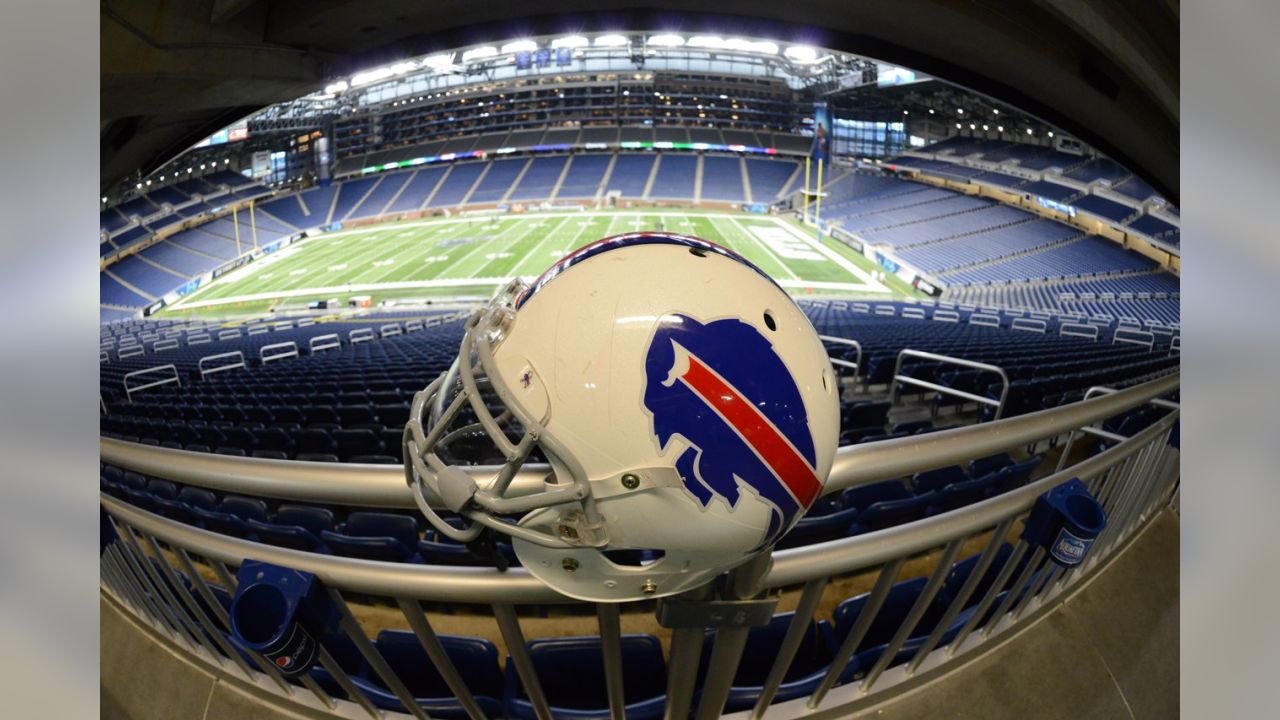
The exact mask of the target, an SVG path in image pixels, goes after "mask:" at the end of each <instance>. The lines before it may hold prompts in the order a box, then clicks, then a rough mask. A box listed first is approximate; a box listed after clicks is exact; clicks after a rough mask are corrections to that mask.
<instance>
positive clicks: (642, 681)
mask: <svg viewBox="0 0 1280 720" xmlns="http://www.w3.org/2000/svg"><path fill="white" fill-rule="evenodd" d="M527 645H528V649H529V657H530V659H531V660H532V661H533V667H534V671H535V672H536V673H537V676H538V680H539V682H540V684H541V685H542V690H543V693H544V694H545V696H546V698H547V702H548V704H550V705H551V713H552V715H553V716H555V717H557V718H567V719H571V720H572V719H582V720H585V719H586V718H603V717H608V716H609V697H608V692H607V691H606V690H605V680H604V652H603V650H602V649H601V644H600V638H599V636H587V637H559V638H542V639H537V640H532V641H530V642H529V643H528V644H527ZM622 667H623V674H624V676H625V677H626V682H625V683H624V692H625V696H624V698H625V702H626V708H625V712H626V716H627V718H628V720H652V719H654V718H660V717H662V713H663V710H664V708H665V706H666V700H667V698H666V687H667V669H666V663H665V662H663V659H662V645H661V644H660V643H659V642H658V638H656V637H654V636H652V635H640V634H635V635H623V636H622ZM504 674H505V686H504V692H503V699H504V707H505V710H506V715H505V717H507V718H509V719H511V720H536V718H537V714H536V713H535V712H534V709H533V704H532V703H531V702H529V699H528V696H527V695H525V691H524V687H523V684H522V683H521V682H520V677H519V674H518V673H516V671H515V666H514V664H513V662H512V660H511V658H510V657H508V658H507V665H506V669H505V671H504Z"/></svg>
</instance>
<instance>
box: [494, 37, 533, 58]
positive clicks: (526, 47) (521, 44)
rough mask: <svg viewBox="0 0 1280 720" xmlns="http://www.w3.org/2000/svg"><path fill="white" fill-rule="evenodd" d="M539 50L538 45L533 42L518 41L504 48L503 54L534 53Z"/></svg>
mask: <svg viewBox="0 0 1280 720" xmlns="http://www.w3.org/2000/svg"><path fill="white" fill-rule="evenodd" d="M537 49H538V43H536V42H534V41H532V40H516V41H514V42H509V43H507V44H506V45H503V46H502V54H503V55H509V54H511V53H518V52H533V51H534V50H537Z"/></svg>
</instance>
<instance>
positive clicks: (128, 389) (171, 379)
mask: <svg viewBox="0 0 1280 720" xmlns="http://www.w3.org/2000/svg"><path fill="white" fill-rule="evenodd" d="M162 370H168V371H169V372H171V373H173V374H172V375H170V376H167V377H164V378H161V379H160V380H154V381H152V382H149V383H143V384H141V385H133V386H130V385H129V378H134V377H138V376H139V375H149V374H151V373H157V372H160V371H162ZM120 382H121V383H122V384H123V385H124V397H125V399H126V400H128V401H129V402H133V394H134V393H136V392H138V391H139V390H146V389H147V388H153V387H160V386H161V385H169V384H172V383H177V385H178V387H182V378H181V377H180V376H179V375H178V368H177V367H176V366H175V365H174V364H173V363H169V364H168V365H157V366H155V367H149V368H145V369H142V370H134V371H133V372H131V373H125V376H124V377H123V378H120Z"/></svg>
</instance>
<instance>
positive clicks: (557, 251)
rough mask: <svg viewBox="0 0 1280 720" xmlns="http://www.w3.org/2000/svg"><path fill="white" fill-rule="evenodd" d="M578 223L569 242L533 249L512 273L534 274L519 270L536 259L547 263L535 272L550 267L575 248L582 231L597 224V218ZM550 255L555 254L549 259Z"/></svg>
mask: <svg viewBox="0 0 1280 720" xmlns="http://www.w3.org/2000/svg"><path fill="white" fill-rule="evenodd" d="M576 224H577V226H578V229H577V230H576V231H575V232H574V233H573V235H572V236H570V238H569V242H568V243H564V242H561V243H557V247H556V248H553V249H551V250H546V248H542V247H539V248H535V249H534V250H533V251H531V252H530V253H529V254H528V255H526V256H525V258H524V259H523V260H521V261H520V262H519V263H517V264H516V266H515V268H513V269H512V273H513V274H515V275H519V276H521V277H523V276H525V275H531V274H533V273H532V272H528V271H526V272H523V273H522V272H518V271H519V270H520V269H521V268H522V267H524V265H525V264H526V263H528V262H529V261H531V260H535V259H536V260H537V261H538V262H539V263H545V265H543V267H542V269H541V270H536V271H534V272H538V273H541V272H543V271H544V270H546V269H547V268H548V267H550V266H551V264H552V263H554V262H555V261H556V260H559V259H560V258H562V257H564V256H565V255H567V254H568V253H569V250H571V249H573V248H574V247H575V246H576V245H577V242H578V238H580V237H582V233H583V232H585V231H586V229H587V228H589V227H591V226H593V225H595V224H596V218H591V219H590V220H588V221H587V222H585V223H576ZM557 230H559V228H557ZM547 240H551V238H550V237H548V238H547ZM566 244H567V245H568V249H565V248H564V247H563V246H565V245H566ZM542 250H545V252H543V253H542V257H541V258H540V259H539V258H538V255H539V252H540V251H542ZM548 256H553V257H552V259H550V260H548V259H547V258H548Z"/></svg>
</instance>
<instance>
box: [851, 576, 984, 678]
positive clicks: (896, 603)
mask: <svg viewBox="0 0 1280 720" xmlns="http://www.w3.org/2000/svg"><path fill="white" fill-rule="evenodd" d="M925 584H926V580H925V578H915V579H913V580H906V581H902V582H899V583H897V584H895V585H894V586H893V587H892V588H890V589H889V594H888V596H886V598H885V601H884V605H882V606H881V608H880V612H878V613H877V614H876V616H875V618H874V619H873V620H872V622H871V626H870V627H869V628H868V629H867V633H866V635H864V636H863V638H862V641H861V642H859V643H858V646H857V647H856V648H855V649H854V655H853V658H852V659H851V660H850V661H849V664H848V665H846V666H845V668H844V670H843V671H841V673H840V681H841V682H850V681H852V680H858V679H861V678H862V677H863V676H864V675H865V674H866V673H867V671H868V670H870V669H871V668H872V666H874V665H875V663H876V661H877V660H879V659H880V656H881V655H883V654H884V651H885V650H887V649H888V645H889V641H890V640H892V639H893V635H894V634H895V633H896V632H897V631H898V628H899V627H900V626H901V625H902V622H903V621H904V620H905V619H906V617H907V615H908V614H909V613H910V612H911V608H912V606H914V605H915V603H916V600H918V599H919V598H920V594H921V593H922V592H923V591H924V587H925ZM868 599H870V593H866V594H863V595H859V596H858V597H855V598H850V599H848V600H845V601H844V602H842V603H840V604H839V605H837V606H836V610H835V612H834V613H833V618H834V620H835V641H836V642H837V643H841V642H843V641H844V639H845V637H846V636H847V635H848V634H849V631H850V630H852V629H853V626H854V623H856V622H857V620H858V615H859V614H860V613H861V612H862V611H863V609H864V608H865V607H866V604H867V600H868ZM945 609H946V608H941V607H939V604H938V602H937V601H936V598H935V601H934V602H931V603H930V604H929V606H928V608H927V609H926V611H925V613H924V616H923V617H921V618H920V622H919V623H917V624H916V626H915V629H913V630H912V631H911V635H910V636H909V637H908V638H907V641H906V642H904V643H903V645H902V648H901V649H900V650H899V651H898V652H897V654H896V655H895V656H894V658H893V659H892V660H891V661H890V663H889V667H893V666H894V665H897V664H899V663H902V662H906V661H907V660H909V659H911V657H912V656H913V655H914V654H915V653H916V651H917V650H919V649H920V646H921V645H923V644H924V641H925V640H926V639H927V638H928V637H929V633H931V632H933V630H934V628H935V627H937V625H938V621H939V620H940V619H941V617H942V613H943V612H944V611H945ZM956 629H957V630H958V629H959V628H958V627H957V628H956Z"/></svg>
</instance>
